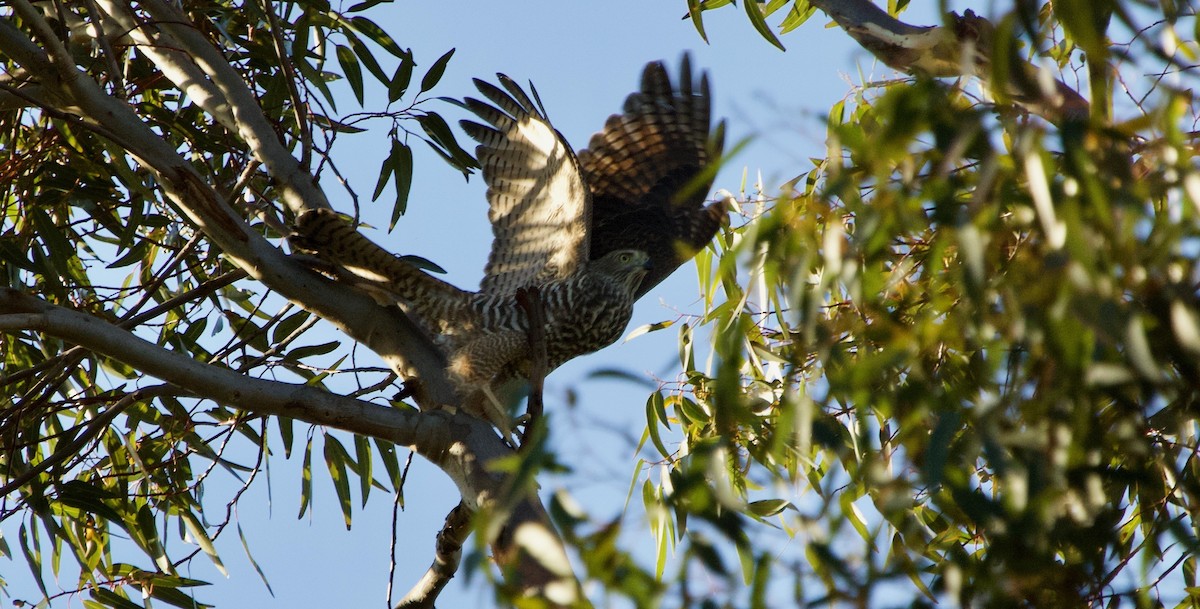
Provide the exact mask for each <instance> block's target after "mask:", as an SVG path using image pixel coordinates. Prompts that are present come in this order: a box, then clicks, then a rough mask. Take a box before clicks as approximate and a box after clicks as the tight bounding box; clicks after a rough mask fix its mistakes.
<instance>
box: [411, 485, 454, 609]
mask: <svg viewBox="0 0 1200 609" xmlns="http://www.w3.org/2000/svg"><path fill="white" fill-rule="evenodd" d="M470 534H471V510H470V509H468V508H467V506H466V505H464V504H462V503H459V504H458V505H456V506H454V509H452V510H450V513H449V514H446V523H445V524H444V525H442V530H440V531H438V534H437V542H436V543H435V544H434V547H435V549H434V555H433V564H432V565H430V566H429V569H428V570H427V571H425V575H423V576H422V577H421V579H420V580H419V581H417V583H416V585H414V586H413V587H412V589H411V590H409V591H408V594H405V595H404V598H402V599H400V602H399V603H397V604H396V609H433V604H434V602H435V601H437V597H438V595H439V594H441V593H442V590H443V589H444V588H445V587H446V584H448V583H450V580H451V579H452V578H453V577H454V574H455V573H456V572H457V571H458V563H459V561H460V560H461V559H462V545H463V542H464V541H466V539H467V536H468V535H470Z"/></svg>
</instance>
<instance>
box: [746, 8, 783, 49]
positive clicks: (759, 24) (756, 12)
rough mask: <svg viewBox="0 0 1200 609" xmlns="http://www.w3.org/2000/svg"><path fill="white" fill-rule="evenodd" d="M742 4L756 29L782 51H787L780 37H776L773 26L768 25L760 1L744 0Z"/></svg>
mask: <svg viewBox="0 0 1200 609" xmlns="http://www.w3.org/2000/svg"><path fill="white" fill-rule="evenodd" d="M742 6H743V7H744V8H745V9H746V15H747V16H749V17H750V23H752V24H753V25H754V29H756V30H758V33H759V35H760V36H762V37H763V38H766V39H767V42H769V43H771V44H772V45H775V47H776V48H778V49H779V50H780V51H786V50H787V49H785V48H783V43H781V42H779V39H778V38H776V37H775V33H774V32H772V31H771V26H769V25H767V20H766V18H764V17H763V14H762V9H760V8H759V6H758V3H757V2H754V1H753V0H744V1H743V2H742Z"/></svg>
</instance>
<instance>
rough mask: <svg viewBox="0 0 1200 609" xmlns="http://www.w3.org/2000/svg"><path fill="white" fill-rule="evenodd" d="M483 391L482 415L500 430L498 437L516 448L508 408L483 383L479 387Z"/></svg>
mask: <svg viewBox="0 0 1200 609" xmlns="http://www.w3.org/2000/svg"><path fill="white" fill-rule="evenodd" d="M479 390H480V392H482V393H483V396H484V398H486V399H485V400H484V404H483V407H484V410H485V411H486V412H484V417H485V418H486V419H487V420H488V421H490V422H491V423H492V425H495V426H496V429H499V430H500V437H501V438H502V439H503V440H504V441H505V442H508V445H509V446H511V447H513V448H517V437H516V435H515V434H513V421H512V418H511V417H510V416H509V414H508V409H507V408H505V407H504V405H503V404H501V403H500V399H499V398H497V397H496V394H495V393H494V392H492V388H491V387H488V386H487V385H483V386H482V387H480V388H479Z"/></svg>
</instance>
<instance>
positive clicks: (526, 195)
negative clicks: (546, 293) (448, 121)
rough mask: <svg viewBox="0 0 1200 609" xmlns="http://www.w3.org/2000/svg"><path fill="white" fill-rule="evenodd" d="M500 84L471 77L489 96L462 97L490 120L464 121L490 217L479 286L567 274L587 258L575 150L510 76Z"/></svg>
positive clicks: (584, 201) (585, 197) (586, 204)
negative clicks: (490, 238) (484, 185)
mask: <svg viewBox="0 0 1200 609" xmlns="http://www.w3.org/2000/svg"><path fill="white" fill-rule="evenodd" d="M497 77H498V78H499V80H500V84H501V85H503V86H504V89H505V90H507V92H506V91H505V90H501V89H500V88H498V87H496V86H494V85H491V84H488V83H486V82H483V81H481V80H476V81H475V86H476V88H478V89H479V92H480V93H482V94H483V96H484V97H486V98H487V99H488V100H489V101H490V102H491V104H488V103H485V102H482V101H479V100H476V99H470V98H468V99H467V100H465V101H466V105H467V108H469V109H470V110H471V111H472V112H474V113H475V114H476V115H477V116H479V118H481V119H483V121H484V122H486V123H488V125H490V126H487V125H481V124H479V123H474V122H471V121H462V123H461V124H462V127H463V130H465V131H466V132H467V135H470V136H471V137H472V138H474V139H475V140H476V141H477V142H479V146H478V147H477V148H476V149H475V156H476V157H477V158H478V159H479V164H480V166H481V167H482V168H483V180H484V182H486V183H487V186H488V192H487V198H488V203H489V206H490V207H489V211H488V219H489V220H490V221H491V223H492V234H493V236H494V239H493V241H492V252H491V254H490V255H489V256H488V263H487V267H485V269H484V278H483V281H482V282H481V284H480V291H482V292H486V293H490V294H512V293H515V292H516V291H517V290H518V289H519V288H522V287H525V286H528V285H534V284H542V283H545V282H546V281H550V280H553V279H562V278H565V277H568V276H571V275H573V274H574V273H575V272H576V271H577V270H578V269H579V268H580V267H581V266H582V265H583V264H585V263H586V262H587V260H588V240H587V229H588V224H589V216H590V213H591V201H590V196H589V194H588V189H587V186H586V185H585V184H584V181H583V178H582V177H581V175H580V171H579V164H578V161H576V159H575V153H574V152H572V151H571V148H570V146H568V145H567V143H566V140H564V139H563V137H562V135H561V134H559V133H558V132H557V131H555V130H554V127H552V126H551V125H550V122H549V121H548V120H547V119H546V117H545V115H543V114H542V113H541V112H540V111H539V110H538V108H537V106H536V105H535V104H534V103H533V101H532V100H530V98H529V96H528V95H526V94H525V92H524V91H522V90H521V88H520V87H519V86H517V84H516V83H515V82H513V81H512V79H510V78H508V77H507V76H504V75H503V74H497Z"/></svg>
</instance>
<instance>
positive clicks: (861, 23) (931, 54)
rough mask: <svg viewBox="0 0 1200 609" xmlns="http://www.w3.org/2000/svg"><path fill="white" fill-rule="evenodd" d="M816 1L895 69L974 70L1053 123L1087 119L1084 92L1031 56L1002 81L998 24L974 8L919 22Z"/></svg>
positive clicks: (858, 4) (927, 72)
mask: <svg viewBox="0 0 1200 609" xmlns="http://www.w3.org/2000/svg"><path fill="white" fill-rule="evenodd" d="M811 4H812V5H813V6H814V7H816V8H819V9H821V10H822V11H824V12H825V14H826V15H829V17H830V18H831V19H833V20H834V22H836V23H837V24H838V26H840V27H841V28H842V29H843V30H845V31H846V33H847V34H849V35H850V37H851V38H854V40H856V41H857V42H858V43H859V44H860V45H862V47H863V48H864V49H866V50H868V51H870V52H871V54H872V55H874V56H875V57H877V58H879V60H880V61H882V62H883V63H885V64H887V65H888V66H889V67H891V68H894V69H896V70H900V71H902V72H906V73H908V74H913V75H924V76H932V77H956V76H975V77H977V78H979V79H980V80H982V81H983V82H984V84H985V85H986V86H987V87H988V88H989V89H991V90H992V91H993V92H995V93H996V94H998V95H1000V96H1004V97H1007V98H1009V99H1011V100H1012V101H1013V102H1014V103H1015V104H1017V105H1018V106H1020V107H1022V108H1024V109H1025V110H1026V111H1028V112H1031V113H1034V114H1037V115H1039V116H1042V117H1043V118H1045V119H1046V120H1049V121H1051V122H1053V123H1061V122H1063V121H1067V120H1084V119H1086V118H1087V116H1088V114H1089V112H1090V108H1089V104H1088V102H1087V100H1086V99H1084V98H1083V96H1082V95H1080V94H1079V92H1077V91H1075V90H1074V89H1072V88H1071V87H1068V86H1067V85H1066V84H1065V83H1063V82H1062V81H1061V80H1057V79H1055V78H1054V77H1053V76H1050V75H1048V74H1046V73H1044V70H1042V69H1040V68H1038V67H1037V66H1035V65H1033V64H1031V63H1029V62H1027V61H1023V60H1017V59H1013V60H1011V61H1010V62H1009V63H1010V65H1009V66H1006V67H1007V68H1008V69H1006V70H1004V71H1003V72H1005V73H1006V74H1009V77H1007V78H1005V79H1004V82H1000V83H997V82H996V79H995V78H994V71H993V69H992V50H993V49H992V43H993V37H994V33H995V28H994V27H993V26H992V24H991V22H989V21H988V20H987V19H984V18H982V17H980V16H978V15H976V14H975V13H974V12H973V11H970V10H968V11H966V12H965V13H964V14H963V15H961V16H959V15H958V14H956V13H951V14H950V15H948V16H947V22H948V23H947V25H943V26H936V27H917V26H913V25H909V24H907V23H904V22H902V21H899V20H897V19H895V18H893V17H892V16H891V15H888V14H887V12H886V11H884V10H883V9H881V8H879V7H878V6H876V5H875V4H874V3H873V2H871V0H812V2H811ZM1012 69H1015V70H1016V73H1011V71H1012Z"/></svg>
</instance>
